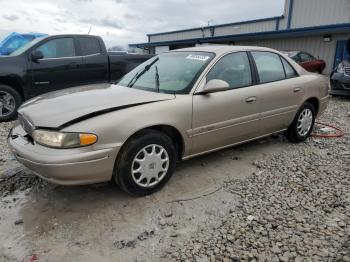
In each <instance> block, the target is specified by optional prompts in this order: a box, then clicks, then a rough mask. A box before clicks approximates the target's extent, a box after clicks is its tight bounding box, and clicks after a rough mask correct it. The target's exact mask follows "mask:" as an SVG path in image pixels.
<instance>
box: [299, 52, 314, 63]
mask: <svg viewBox="0 0 350 262" xmlns="http://www.w3.org/2000/svg"><path fill="white" fill-rule="evenodd" d="M300 60H301V62H302V63H303V62H309V61H312V60H314V58H313V57H312V56H311V55H309V54H307V53H300Z"/></svg>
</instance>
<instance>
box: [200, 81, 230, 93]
mask: <svg viewBox="0 0 350 262" xmlns="http://www.w3.org/2000/svg"><path fill="white" fill-rule="evenodd" d="M229 89H230V85H229V83H227V82H226V81H223V80H220V79H212V80H210V81H209V82H208V83H206V84H205V86H204V87H203V89H202V90H201V91H199V94H209V93H216V92H220V91H226V90H229Z"/></svg>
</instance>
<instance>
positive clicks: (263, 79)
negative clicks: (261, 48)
mask: <svg viewBox="0 0 350 262" xmlns="http://www.w3.org/2000/svg"><path fill="white" fill-rule="evenodd" d="M252 55H253V58H254V60H255V64H256V67H257V69H258V74H259V79H260V83H262V84H263V83H268V82H274V81H278V80H282V79H285V78H286V76H285V74H284V69H283V65H282V62H281V59H280V57H279V55H277V54H274V53H270V52H252Z"/></svg>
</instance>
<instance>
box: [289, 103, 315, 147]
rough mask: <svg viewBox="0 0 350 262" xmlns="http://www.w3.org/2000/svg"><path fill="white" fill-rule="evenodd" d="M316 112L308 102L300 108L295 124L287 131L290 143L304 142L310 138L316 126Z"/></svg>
mask: <svg viewBox="0 0 350 262" xmlns="http://www.w3.org/2000/svg"><path fill="white" fill-rule="evenodd" d="M315 112H316V110H315V107H314V106H313V105H312V104H310V103H308V102H305V103H304V104H303V105H302V106H301V107H300V109H299V111H298V113H297V114H296V116H295V118H294V121H293V123H292V124H291V125H290V126H289V127H288V129H287V131H286V137H287V139H288V140H289V141H290V142H292V143H300V142H304V141H305V140H306V139H307V138H308V137H309V136H310V134H311V132H312V129H313V127H314V124H315V118H316V113H315Z"/></svg>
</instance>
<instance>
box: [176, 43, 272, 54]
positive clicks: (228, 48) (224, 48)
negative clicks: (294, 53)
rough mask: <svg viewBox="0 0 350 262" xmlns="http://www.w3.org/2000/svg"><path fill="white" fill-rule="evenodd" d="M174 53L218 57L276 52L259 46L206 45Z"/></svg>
mask: <svg viewBox="0 0 350 262" xmlns="http://www.w3.org/2000/svg"><path fill="white" fill-rule="evenodd" d="M174 51H192V52H212V53H215V54H217V55H219V54H223V53H227V52H234V51H276V50H273V49H270V48H266V47H258V46H239V45H204V46H196V47H189V48H182V49H177V50H174Z"/></svg>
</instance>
